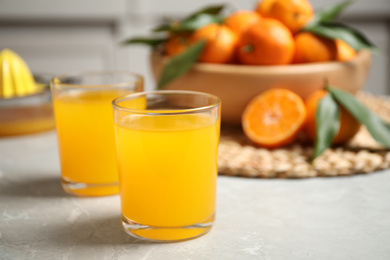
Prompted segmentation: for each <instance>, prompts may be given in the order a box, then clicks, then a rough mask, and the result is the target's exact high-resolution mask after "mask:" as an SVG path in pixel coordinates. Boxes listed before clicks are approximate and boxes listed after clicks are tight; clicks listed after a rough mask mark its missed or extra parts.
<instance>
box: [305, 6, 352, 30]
mask: <svg viewBox="0 0 390 260" xmlns="http://www.w3.org/2000/svg"><path fill="white" fill-rule="evenodd" d="M352 2H354V0H347V1H343V2H341V3H339V4H337V5H334V6H331V7H329V8H323V9H320V10H318V11H316V12H315V14H314V19H313V20H311V21H310V23H309V25H308V26H313V25H314V24H318V23H322V22H331V21H333V20H334V19H336V18H337V17H338V16H339V15H340V14H341V13H342V12H343V11H344V9H345V8H347V7H348V6H349V5H350V4H352Z"/></svg>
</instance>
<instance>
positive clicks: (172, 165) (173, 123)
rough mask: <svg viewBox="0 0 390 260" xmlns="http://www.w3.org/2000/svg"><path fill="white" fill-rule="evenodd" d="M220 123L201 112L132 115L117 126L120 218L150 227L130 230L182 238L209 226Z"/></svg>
mask: <svg viewBox="0 0 390 260" xmlns="http://www.w3.org/2000/svg"><path fill="white" fill-rule="evenodd" d="M219 125H220V122H219V119H216V118H213V117H212V116H209V115H201V114H183V115H158V116H157V115H155V116H154V115H132V114H130V115H127V116H125V117H123V118H121V119H120V120H119V122H117V123H116V134H117V149H118V168H119V178H120V193H121V205H122V219H123V220H124V221H125V222H127V223H137V224H139V225H146V226H149V227H152V228H151V229H143V228H140V229H133V230H130V232H132V233H133V234H136V235H138V236H141V237H146V238H149V239H154V240H180V239H183V238H188V237H195V236H197V235H200V234H203V233H204V232H205V231H206V230H208V228H210V227H208V225H207V224H208V223H212V221H213V219H214V212H215V193H216V180H217V149H218V140H219ZM181 227H187V228H181ZM188 227H190V228H188Z"/></svg>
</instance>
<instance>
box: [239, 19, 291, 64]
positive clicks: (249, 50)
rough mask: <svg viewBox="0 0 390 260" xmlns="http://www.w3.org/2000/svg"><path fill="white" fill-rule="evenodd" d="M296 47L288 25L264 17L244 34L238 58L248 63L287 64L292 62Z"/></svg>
mask: <svg viewBox="0 0 390 260" xmlns="http://www.w3.org/2000/svg"><path fill="white" fill-rule="evenodd" d="M294 49H295V44H294V39H293V36H292V34H291V32H290V31H289V30H288V29H287V27H286V26H284V25H283V24H282V23H281V22H279V21H278V20H275V19H271V18H262V19H261V20H260V21H259V22H257V23H255V24H253V25H252V26H251V27H250V28H249V29H248V30H247V31H246V32H245V33H244V34H243V35H242V37H241V39H240V41H239V43H238V49H237V58H238V60H239V62H240V63H242V64H246V65H285V64H289V63H291V61H292V59H293V55H294Z"/></svg>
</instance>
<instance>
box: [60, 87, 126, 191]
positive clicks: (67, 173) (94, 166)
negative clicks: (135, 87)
mask: <svg viewBox="0 0 390 260" xmlns="http://www.w3.org/2000/svg"><path fill="white" fill-rule="evenodd" d="M129 93H131V91H126V90H118V89H112V90H107V89H106V90H88V91H78V90H72V91H68V92H67V93H66V94H63V95H58V96H56V97H55V98H54V112H55V120H56V128H57V135H58V145H59V152H60V160H61V173H62V178H63V181H65V182H69V183H78V186H76V189H77V187H80V189H79V190H78V192H77V193H78V194H80V195H92V196H99V195H109V194H115V193H118V192H119V188H118V173H117V165H116V148H115V132H114V117H113V111H112V106H111V101H112V100H113V99H114V98H116V97H118V96H120V95H125V94H129ZM80 184H81V185H80ZM83 184H85V186H86V187H83Z"/></svg>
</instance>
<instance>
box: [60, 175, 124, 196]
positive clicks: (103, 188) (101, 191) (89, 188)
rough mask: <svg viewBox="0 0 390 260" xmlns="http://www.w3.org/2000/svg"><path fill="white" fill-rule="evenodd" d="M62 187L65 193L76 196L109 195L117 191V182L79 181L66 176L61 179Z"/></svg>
mask: <svg viewBox="0 0 390 260" xmlns="http://www.w3.org/2000/svg"><path fill="white" fill-rule="evenodd" d="M61 184H62V188H63V189H64V191H65V192H66V193H69V194H71V195H76V196H84V197H88V196H109V195H115V194H118V193H119V184H118V182H112V183H80V182H72V181H69V180H67V179H66V178H62V179H61Z"/></svg>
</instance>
